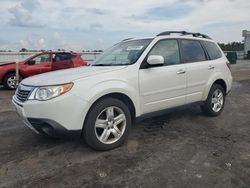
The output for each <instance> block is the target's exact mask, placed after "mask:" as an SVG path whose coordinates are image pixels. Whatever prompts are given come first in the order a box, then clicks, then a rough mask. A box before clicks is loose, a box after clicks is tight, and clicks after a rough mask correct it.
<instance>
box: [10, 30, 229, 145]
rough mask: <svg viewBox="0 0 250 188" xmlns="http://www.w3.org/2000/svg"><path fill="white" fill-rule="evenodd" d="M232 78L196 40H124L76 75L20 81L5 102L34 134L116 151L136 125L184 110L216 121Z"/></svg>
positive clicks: (200, 38)
mask: <svg viewBox="0 0 250 188" xmlns="http://www.w3.org/2000/svg"><path fill="white" fill-rule="evenodd" d="M231 85H232V76H231V72H230V69H229V65H228V60H227V58H226V57H225V55H224V54H223V52H222V50H221V49H220V47H219V46H218V45H217V44H216V43H215V42H213V40H211V39H210V38H209V37H208V36H206V35H203V34H200V33H188V32H185V31H181V32H176V31H174V32H170V31H168V32H163V33H160V34H158V35H157V36H156V37H153V38H144V39H128V40H124V41H122V42H120V43H118V44H116V45H114V46H113V47H111V48H110V49H108V50H107V51H106V52H105V53H103V54H102V55H101V56H100V57H99V58H98V59H97V60H96V61H95V62H94V63H93V64H91V65H90V66H88V67H84V68H76V69H70V70H62V71H57V72H51V73H45V74H41V75H38V76H34V77H30V78H27V79H24V80H23V81H22V82H21V84H19V87H18V89H17V91H16V94H15V95H14V96H13V103H14V105H15V107H16V109H17V112H18V113H19V114H20V116H21V117H22V119H23V121H24V122H25V124H26V125H27V126H29V127H30V128H31V129H33V130H34V131H35V132H37V133H39V134H43V135H49V136H54V137H64V136H67V135H72V136H74V137H79V138H80V137H83V138H84V139H85V140H86V142H87V143H88V145H89V146H91V147H92V148H94V149H96V150H109V149H113V148H115V147H118V146H120V145H121V144H122V143H123V142H124V141H125V139H126V138H127V136H128V134H129V131H130V127H131V124H132V123H133V122H134V121H135V119H136V118H140V117H147V115H150V114H152V113H154V114H155V112H162V111H163V110H164V109H170V108H173V107H177V106H182V105H186V104H190V103H196V102H198V104H200V105H201V109H202V111H203V112H204V113H205V114H207V115H209V116H217V115H219V114H220V113H221V111H222V109H223V107H224V103H225V97H226V94H227V93H228V92H229V91H230V90H231Z"/></svg>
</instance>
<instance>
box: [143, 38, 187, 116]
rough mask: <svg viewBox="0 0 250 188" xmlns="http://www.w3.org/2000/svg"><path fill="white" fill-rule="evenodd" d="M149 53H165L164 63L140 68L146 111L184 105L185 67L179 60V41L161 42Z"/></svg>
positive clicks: (163, 54)
mask: <svg viewBox="0 0 250 188" xmlns="http://www.w3.org/2000/svg"><path fill="white" fill-rule="evenodd" d="M150 55H161V56H163V58H164V65H161V66H147V67H146V68H143V69H140V70H139V87H140V96H141V104H142V109H143V113H149V112H154V111H158V110H163V109H166V108H171V107H174V106H179V105H183V104H185V95H186V67H185V64H181V63H180V62H181V60H180V53H179V46H178V42H177V40H175V39H167V40H160V41H158V42H157V43H156V45H155V46H154V47H153V48H152V50H151V51H150V52H149V54H148V56H150ZM144 63H145V62H144Z"/></svg>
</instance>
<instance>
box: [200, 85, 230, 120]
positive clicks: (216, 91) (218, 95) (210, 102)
mask: <svg viewBox="0 0 250 188" xmlns="http://www.w3.org/2000/svg"><path fill="white" fill-rule="evenodd" d="M225 97H226V91H225V90H224V88H223V87H222V86H221V85H219V84H213V85H212V87H211V89H210V91H209V94H208V97H207V100H206V101H205V102H204V104H203V105H201V110H202V112H203V113H204V114H205V115H208V116H218V115H219V114H220V113H221V112H222V110H223V108H224V104H225Z"/></svg>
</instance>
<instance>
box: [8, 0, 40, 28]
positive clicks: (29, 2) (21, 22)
mask: <svg viewBox="0 0 250 188" xmlns="http://www.w3.org/2000/svg"><path fill="white" fill-rule="evenodd" d="M38 5H39V2H38V1H36V0H23V1H22V2H21V4H20V5H19V4H18V5H15V6H13V7H10V8H9V9H8V11H9V13H10V14H11V15H12V18H10V20H9V24H10V25H13V26H19V27H44V25H43V24H41V23H40V22H37V21H34V20H33V16H32V12H33V11H34V10H35V9H36V7H37V6H38Z"/></svg>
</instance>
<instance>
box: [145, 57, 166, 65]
mask: <svg viewBox="0 0 250 188" xmlns="http://www.w3.org/2000/svg"><path fill="white" fill-rule="evenodd" d="M147 62H148V64H149V65H163V64H164V58H163V57H162V56H161V55H150V56H149V57H148V59H147Z"/></svg>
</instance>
